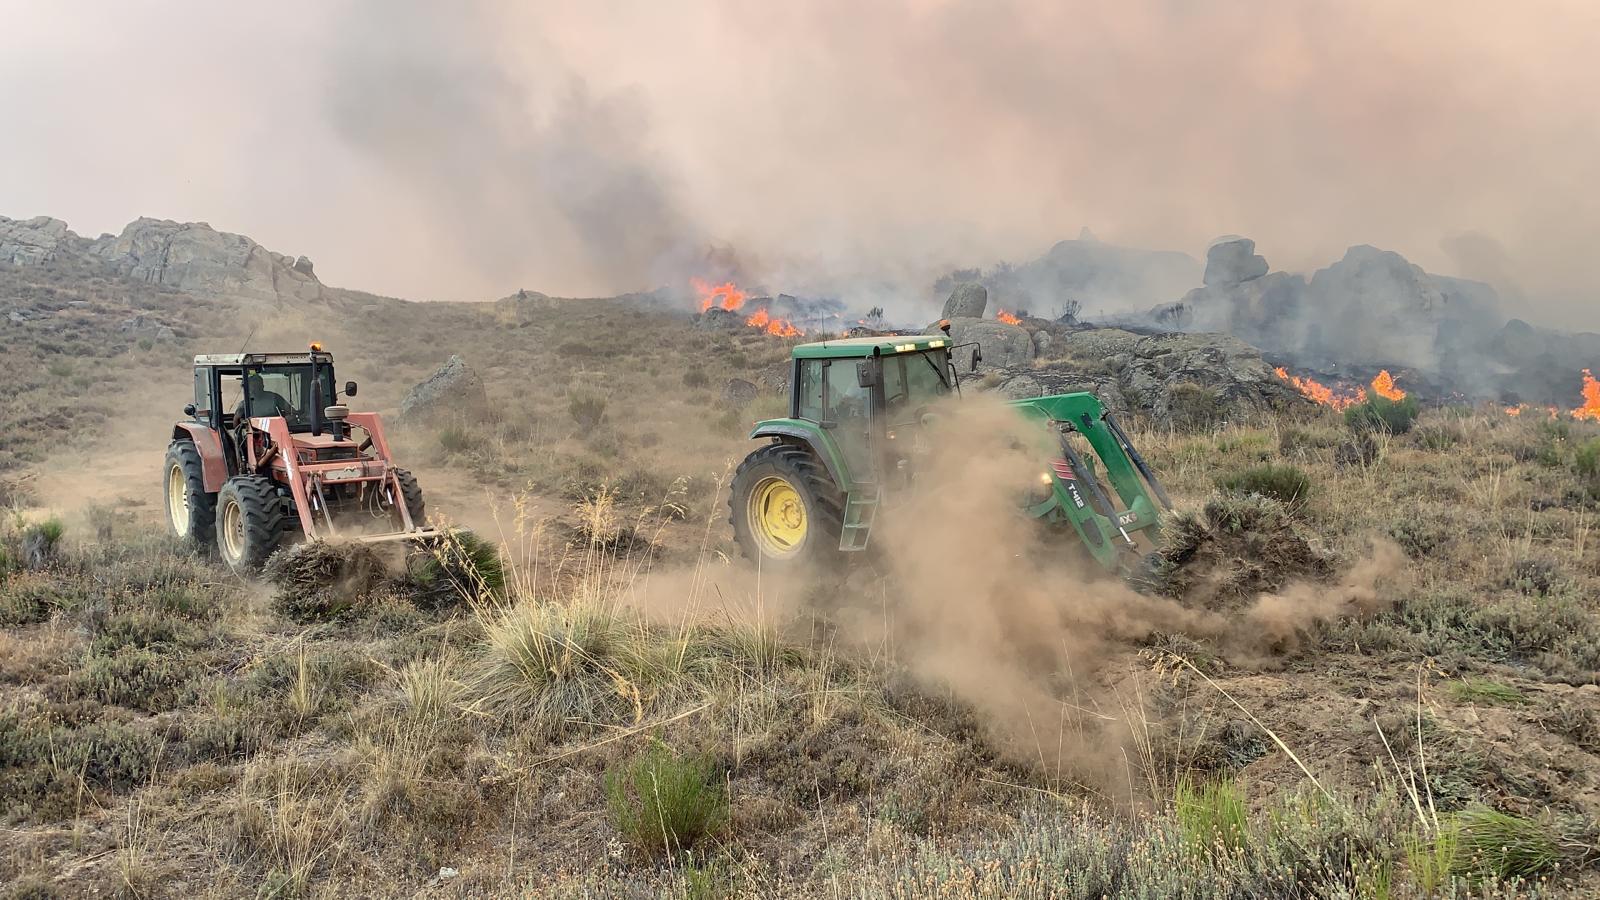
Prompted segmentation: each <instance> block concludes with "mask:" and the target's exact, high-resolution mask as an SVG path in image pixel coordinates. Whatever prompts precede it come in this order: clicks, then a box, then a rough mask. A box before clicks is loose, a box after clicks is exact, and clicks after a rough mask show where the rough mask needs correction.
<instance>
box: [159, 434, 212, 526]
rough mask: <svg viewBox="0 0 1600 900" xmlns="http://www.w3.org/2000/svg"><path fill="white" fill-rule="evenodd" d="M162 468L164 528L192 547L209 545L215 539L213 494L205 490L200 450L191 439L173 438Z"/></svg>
mask: <svg viewBox="0 0 1600 900" xmlns="http://www.w3.org/2000/svg"><path fill="white" fill-rule="evenodd" d="M162 472H163V473H164V475H163V479H162V488H163V493H162V496H163V497H165V498H166V501H167V502H166V507H167V529H168V530H169V531H171V532H172V534H173V536H175V537H177V538H178V539H179V540H182V541H184V542H186V543H188V544H191V545H192V546H194V547H195V548H196V549H199V550H207V549H209V548H210V547H211V543H212V541H214V540H215V539H216V519H217V495H216V494H208V493H206V480H205V470H204V468H203V466H202V465H201V463H200V451H198V450H196V449H195V447H194V443H193V442H192V441H173V442H172V443H171V444H170V445H168V447H167V458H166V462H165V464H164V465H163V467H162Z"/></svg>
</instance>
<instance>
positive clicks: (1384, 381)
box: [1372, 369, 1406, 401]
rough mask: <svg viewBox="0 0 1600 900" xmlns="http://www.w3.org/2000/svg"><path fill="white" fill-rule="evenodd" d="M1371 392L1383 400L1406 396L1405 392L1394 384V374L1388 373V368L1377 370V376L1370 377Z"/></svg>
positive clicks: (1402, 398)
mask: <svg viewBox="0 0 1600 900" xmlns="http://www.w3.org/2000/svg"><path fill="white" fill-rule="evenodd" d="M1372 392H1373V393H1374V394H1377V395H1378V396H1379V397H1382V398H1383V399H1385V400H1395V401H1399V400H1404V399H1405V398H1406V392H1405V391H1402V390H1400V389H1399V388H1397V387H1395V386H1394V376H1393V375H1390V374H1389V370H1388V369H1384V370H1383V371H1382V372H1379V373H1378V377H1377V378H1374V379H1372Z"/></svg>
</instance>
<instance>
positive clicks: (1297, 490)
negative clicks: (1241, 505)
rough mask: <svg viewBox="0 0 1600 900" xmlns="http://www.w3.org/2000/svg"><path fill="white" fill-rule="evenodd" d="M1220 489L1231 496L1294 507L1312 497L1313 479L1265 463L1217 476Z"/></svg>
mask: <svg viewBox="0 0 1600 900" xmlns="http://www.w3.org/2000/svg"><path fill="white" fill-rule="evenodd" d="M1216 483H1217V487H1218V488H1219V489H1220V490H1223V491H1226V492H1228V493H1232V494H1245V495H1249V494H1260V495H1261V496H1263V497H1271V498H1273V499H1274V500H1280V501H1282V502H1283V503H1285V504H1294V503H1298V502H1300V501H1302V500H1304V499H1305V498H1306V497H1308V496H1310V494H1311V476H1310V475H1307V474H1306V473H1305V470H1304V469H1301V468H1299V467H1298V466H1291V465H1279V464H1276V463H1264V464H1262V465H1259V466H1251V467H1250V468H1248V469H1241V470H1240V471H1237V472H1228V473H1224V474H1222V475H1218V476H1217V479H1216Z"/></svg>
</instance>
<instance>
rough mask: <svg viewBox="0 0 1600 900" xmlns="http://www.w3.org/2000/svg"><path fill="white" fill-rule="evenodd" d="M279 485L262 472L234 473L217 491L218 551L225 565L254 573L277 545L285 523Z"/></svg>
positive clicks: (238, 570) (236, 570)
mask: <svg viewBox="0 0 1600 900" xmlns="http://www.w3.org/2000/svg"><path fill="white" fill-rule="evenodd" d="M285 524H286V522H285V516H284V509H283V498H281V497H279V496H278V486H277V484H276V483H274V482H273V480H272V479H271V478H267V477H265V476H263V475H235V476H234V477H232V478H229V479H228V481H227V483H226V484H224V485H223V486H222V490H221V491H218V492H217V552H218V554H219V555H220V556H221V557H222V561H223V562H225V563H227V564H228V567H229V568H231V569H233V570H234V571H235V572H239V573H241V574H254V573H255V572H257V571H259V570H260V569H261V566H262V565H263V564H265V563H266V561H267V557H269V556H271V555H272V551H274V550H276V549H278V544H279V542H280V541H282V539H283V532H284V526H285Z"/></svg>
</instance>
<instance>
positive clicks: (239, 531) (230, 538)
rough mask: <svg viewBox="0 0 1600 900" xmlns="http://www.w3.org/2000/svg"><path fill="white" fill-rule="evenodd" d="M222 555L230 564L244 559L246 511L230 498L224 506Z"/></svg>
mask: <svg viewBox="0 0 1600 900" xmlns="http://www.w3.org/2000/svg"><path fill="white" fill-rule="evenodd" d="M221 530H222V534H221V537H222V553H223V555H224V556H226V557H227V560H228V562H230V563H234V562H238V561H239V560H241V559H243V558H244V510H242V509H240V508H239V504H238V503H237V502H236V501H234V500H233V499H232V498H229V499H228V500H227V501H226V502H224V503H223V506H222V529H221Z"/></svg>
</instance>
